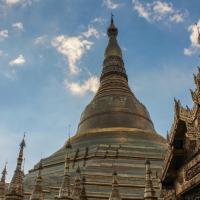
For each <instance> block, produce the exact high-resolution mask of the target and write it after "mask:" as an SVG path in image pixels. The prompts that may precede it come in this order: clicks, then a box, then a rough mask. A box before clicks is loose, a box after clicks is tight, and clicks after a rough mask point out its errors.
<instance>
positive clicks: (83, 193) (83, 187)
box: [80, 176, 87, 200]
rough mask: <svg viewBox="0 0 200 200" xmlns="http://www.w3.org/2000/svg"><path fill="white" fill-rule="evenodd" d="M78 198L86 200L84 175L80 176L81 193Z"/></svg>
mask: <svg viewBox="0 0 200 200" xmlns="http://www.w3.org/2000/svg"><path fill="white" fill-rule="evenodd" d="M80 200H87V195H86V190H85V176H83V178H82V188H81V195H80Z"/></svg>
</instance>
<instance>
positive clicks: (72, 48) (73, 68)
mask: <svg viewBox="0 0 200 200" xmlns="http://www.w3.org/2000/svg"><path fill="white" fill-rule="evenodd" d="M51 44H52V46H54V47H55V48H56V50H57V51H58V52H59V53H61V54H62V55H63V56H64V57H65V58H66V59H67V61H68V65H69V71H70V73H71V74H77V73H78V72H79V68H78V67H77V65H76V64H77V61H79V60H80V59H81V57H82V56H83V55H84V54H85V52H86V51H88V50H89V49H90V48H91V46H92V45H93V42H91V41H89V40H87V39H83V38H82V37H81V36H77V37H76V36H72V37H68V36H66V35H60V36H58V37H56V38H54V39H53V40H52V42H51Z"/></svg>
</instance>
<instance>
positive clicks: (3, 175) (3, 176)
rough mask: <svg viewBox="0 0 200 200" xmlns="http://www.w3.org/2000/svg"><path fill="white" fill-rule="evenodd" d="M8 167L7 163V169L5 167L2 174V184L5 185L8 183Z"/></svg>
mask: <svg viewBox="0 0 200 200" xmlns="http://www.w3.org/2000/svg"><path fill="white" fill-rule="evenodd" d="M6 165H7V162H6V164H5V167H4V169H3V171H2V173H1V174H2V176H1V183H5V182H6V174H7V169H6Z"/></svg>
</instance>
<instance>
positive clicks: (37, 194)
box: [30, 160, 44, 200]
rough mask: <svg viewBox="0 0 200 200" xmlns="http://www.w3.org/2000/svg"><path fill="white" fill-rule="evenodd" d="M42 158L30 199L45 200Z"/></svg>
mask: <svg viewBox="0 0 200 200" xmlns="http://www.w3.org/2000/svg"><path fill="white" fill-rule="evenodd" d="M42 168H43V167H42V160H40V163H39V167H38V175H37V178H36V183H35V186H34V189H33V192H32V195H31V196H30V200H43V199H44V193H43V191H42Z"/></svg>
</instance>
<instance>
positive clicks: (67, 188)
mask: <svg viewBox="0 0 200 200" xmlns="http://www.w3.org/2000/svg"><path fill="white" fill-rule="evenodd" d="M71 148H72V146H71V143H70V137H69V139H68V141H67V144H66V156H65V169H64V176H63V181H62V184H61V187H60V191H59V195H58V197H57V199H70V195H71V184H70V173H69V165H70V150H71Z"/></svg>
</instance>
